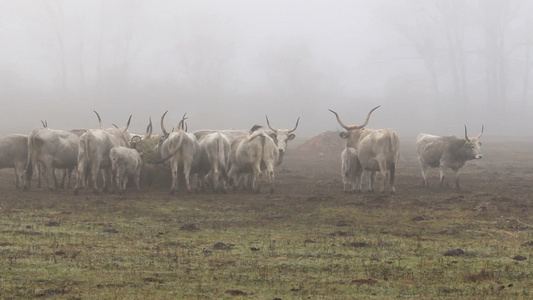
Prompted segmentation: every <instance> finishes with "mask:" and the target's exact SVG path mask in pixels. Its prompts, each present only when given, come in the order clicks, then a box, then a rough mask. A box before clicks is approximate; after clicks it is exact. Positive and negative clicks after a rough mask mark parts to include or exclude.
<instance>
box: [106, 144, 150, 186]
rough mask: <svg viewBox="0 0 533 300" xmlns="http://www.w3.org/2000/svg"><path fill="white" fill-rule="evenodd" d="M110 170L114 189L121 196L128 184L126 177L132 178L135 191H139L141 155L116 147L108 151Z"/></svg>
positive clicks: (132, 150) (129, 149)
mask: <svg viewBox="0 0 533 300" xmlns="http://www.w3.org/2000/svg"><path fill="white" fill-rule="evenodd" d="M109 158H110V159H111V169H112V170H113V174H114V175H115V184H116V189H117V191H118V193H119V194H122V192H124V190H125V189H126V185H127V184H128V177H130V176H131V177H133V181H134V182H135V186H136V187H137V191H140V190H141V188H140V187H139V179H140V176H141V169H142V167H143V161H142V154H141V153H139V152H137V150H135V149H131V148H128V147H123V146H118V147H113V148H111V150H110V151H109Z"/></svg>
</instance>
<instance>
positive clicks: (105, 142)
mask: <svg viewBox="0 0 533 300" xmlns="http://www.w3.org/2000/svg"><path fill="white" fill-rule="evenodd" d="M95 113H96V115H97V117H98V122H99V124H100V128H101V129H90V130H87V132H85V133H84V134H83V135H82V136H81V137H80V141H79V151H78V169H77V170H78V172H77V176H76V186H75V187H74V194H78V192H79V189H80V188H82V187H83V186H84V184H85V176H86V174H88V173H90V179H91V183H92V185H93V193H94V194H99V193H100V189H98V185H97V178H98V173H99V171H100V170H102V171H103V181H104V186H103V190H104V191H105V190H107V188H108V187H109V186H111V188H113V187H112V184H111V181H112V178H111V177H112V176H111V159H110V158H109V152H110V151H111V148H113V147H117V146H123V147H129V146H130V140H131V137H130V134H129V132H128V128H129V126H130V122H131V116H130V117H129V119H128V123H127V124H126V127H124V128H107V129H102V128H103V126H102V120H101V119H100V115H98V113H97V112H96V111H95Z"/></svg>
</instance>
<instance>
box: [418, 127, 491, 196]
mask: <svg viewBox="0 0 533 300" xmlns="http://www.w3.org/2000/svg"><path fill="white" fill-rule="evenodd" d="M482 134H483V126H481V133H480V134H478V135H477V136H475V137H471V138H469V137H468V133H467V131H466V125H465V138H464V139H462V138H459V137H456V136H436V135H431V134H427V133H421V134H419V135H418V137H417V138H416V147H417V152H418V161H419V162H420V169H421V171H422V177H423V178H424V181H423V185H424V186H427V185H428V183H427V172H428V169H429V168H430V167H432V168H437V167H438V168H439V169H440V185H441V186H442V185H443V183H444V173H445V171H446V169H447V168H450V169H452V170H453V171H454V173H455V186H456V188H459V169H460V168H461V167H463V166H464V164H465V162H466V161H468V160H472V159H481V158H482V157H483V155H482V154H481V142H479V139H480V138H481V135H482Z"/></svg>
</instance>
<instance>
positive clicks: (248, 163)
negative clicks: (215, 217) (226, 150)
mask: <svg viewBox="0 0 533 300" xmlns="http://www.w3.org/2000/svg"><path fill="white" fill-rule="evenodd" d="M278 158H279V151H278V149H277V147H276V143H275V142H274V140H273V139H272V138H271V137H270V136H269V135H268V134H266V133H265V132H264V131H263V130H261V126H259V125H255V126H253V127H252V129H251V130H250V132H249V133H248V135H246V136H241V137H239V138H237V139H235V140H234V141H233V142H232V144H231V155H230V170H229V172H228V177H229V178H230V179H231V180H233V182H234V186H235V187H236V186H237V185H238V184H239V182H240V181H241V178H242V177H243V176H245V175H247V174H249V173H251V175H252V178H251V186H252V189H253V190H254V191H255V192H256V193H258V192H259V191H260V184H259V179H260V178H261V177H262V170H266V171H267V181H268V183H269V185H270V193H273V192H274V165H275V164H276V162H277V161H278Z"/></svg>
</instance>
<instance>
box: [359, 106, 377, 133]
mask: <svg viewBox="0 0 533 300" xmlns="http://www.w3.org/2000/svg"><path fill="white" fill-rule="evenodd" d="M380 106H381V105H378V106H376V107H374V108H372V110H371V111H369V112H368V115H366V121H365V122H364V123H363V124H361V125H359V126H357V128H363V127H365V126H366V124H368V120H370V115H371V114H372V112H373V111H375V110H376V109H378V108H379V107H380Z"/></svg>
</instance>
